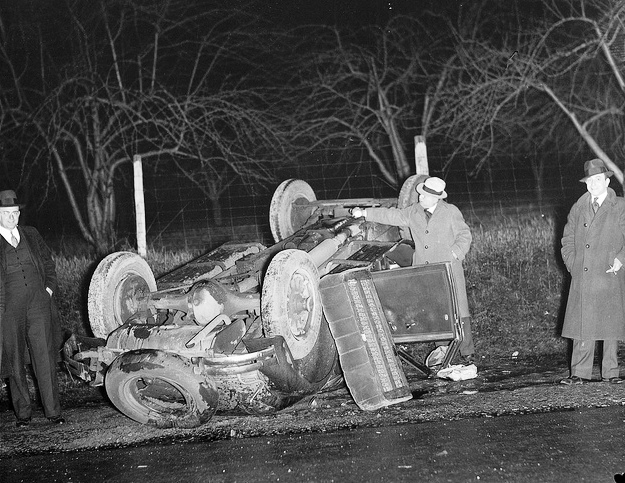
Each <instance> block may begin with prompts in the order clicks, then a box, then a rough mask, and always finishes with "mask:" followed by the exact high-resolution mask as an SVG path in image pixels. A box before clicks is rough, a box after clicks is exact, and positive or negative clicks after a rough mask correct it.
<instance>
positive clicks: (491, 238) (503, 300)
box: [465, 216, 568, 358]
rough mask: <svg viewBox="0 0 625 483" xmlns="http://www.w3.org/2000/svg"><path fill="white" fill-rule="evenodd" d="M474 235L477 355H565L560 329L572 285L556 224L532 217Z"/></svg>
mask: <svg viewBox="0 0 625 483" xmlns="http://www.w3.org/2000/svg"><path fill="white" fill-rule="evenodd" d="M472 232H473V237H474V238H473V245H472V248H471V250H470V252H469V254H468V256H467V259H466V261H465V270H466V278H467V293H468V296H469V306H470V309H471V313H472V326H473V337H474V340H475V345H476V351H477V352H478V354H483V355H494V356H498V357H506V356H509V357H519V358H526V357H544V356H549V355H551V354H564V353H565V352H566V342H565V340H564V339H562V338H561V337H560V336H559V331H560V327H561V322H562V319H561V314H562V311H563V308H564V304H563V297H564V302H566V300H565V297H566V295H565V293H566V292H565V290H566V286H567V283H568V282H567V279H566V277H565V269H564V268H563V266H562V264H561V262H560V256H559V249H560V242H559V240H560V239H559V237H558V236H557V235H556V234H557V229H556V224H555V222H554V220H553V219H550V218H544V217H538V216H537V217H528V218H527V219H515V220H508V221H504V222H502V223H499V224H496V225H493V226H490V227H487V228H486V227H482V226H480V227H475V228H474V229H473V230H472ZM515 353H516V356H513V354H515Z"/></svg>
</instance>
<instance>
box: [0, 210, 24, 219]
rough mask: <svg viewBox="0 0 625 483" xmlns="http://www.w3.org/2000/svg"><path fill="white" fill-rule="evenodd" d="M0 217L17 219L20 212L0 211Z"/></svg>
mask: <svg viewBox="0 0 625 483" xmlns="http://www.w3.org/2000/svg"><path fill="white" fill-rule="evenodd" d="M0 215H5V216H6V217H7V218H14V217H15V218H17V217H18V216H20V210H17V211H0Z"/></svg>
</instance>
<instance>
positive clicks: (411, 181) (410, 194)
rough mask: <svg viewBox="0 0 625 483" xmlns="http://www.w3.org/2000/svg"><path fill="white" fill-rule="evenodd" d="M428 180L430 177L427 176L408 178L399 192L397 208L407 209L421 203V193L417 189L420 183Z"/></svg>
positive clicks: (416, 175) (418, 175) (417, 175)
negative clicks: (418, 202)
mask: <svg viewBox="0 0 625 483" xmlns="http://www.w3.org/2000/svg"><path fill="white" fill-rule="evenodd" d="M428 178H429V176H428V175H427V174H413V175H412V176H410V177H408V179H407V180H406V181H404V184H403V185H402V186H401V189H400V190H399V196H398V197H397V208H406V207H407V206H410V205H413V204H415V203H416V202H417V201H419V193H417V190H416V187H417V185H418V184H419V183H423V182H424V181H425V180H426V179H428Z"/></svg>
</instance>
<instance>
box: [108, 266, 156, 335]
mask: <svg viewBox="0 0 625 483" xmlns="http://www.w3.org/2000/svg"><path fill="white" fill-rule="evenodd" d="M149 292H150V287H149V285H148V283H147V282H146V280H145V279H144V278H143V277H142V276H141V275H138V274H136V273H132V274H129V275H127V276H126V277H124V279H123V280H122V281H121V282H120V283H119V285H118V286H117V287H116V289H115V295H114V297H113V305H114V309H113V313H114V314H115V316H116V317H119V323H120V324H119V325H121V324H123V323H124V322H126V321H127V320H128V319H129V318H130V317H131V316H133V315H134V314H136V313H137V312H138V311H139V309H140V308H141V299H143V298H144V297H145V294H146V293H149Z"/></svg>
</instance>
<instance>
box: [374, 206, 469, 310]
mask: <svg viewBox="0 0 625 483" xmlns="http://www.w3.org/2000/svg"><path fill="white" fill-rule="evenodd" d="M367 220H369V221H375V222H378V223H385V224H387V225H393V226H403V227H408V229H409V230H410V235H411V236H412V239H413V240H414V243H415V251H414V255H413V257H412V264H413V265H422V264H424V263H436V262H451V269H452V272H453V275H454V278H455V280H456V294H457V297H458V305H459V307H458V308H459V310H460V317H469V316H470V312H469V302H468V298H467V291H466V282H465V278H464V270H463V268H462V260H464V258H465V256H466V254H467V252H468V251H469V248H470V247H471V241H472V240H473V237H472V236H471V230H470V229H469V226H468V225H467V224H466V222H465V221H464V217H463V216H462V213H461V212H460V210H459V209H458V208H457V207H456V206H454V205H452V204H449V203H446V202H445V201H442V200H441V201H439V202H438V204H437V205H436V209H435V210H434V213H433V214H432V217H431V218H430V220H429V221H428V220H427V218H426V216H425V213H424V211H423V207H422V206H421V205H420V204H419V203H414V204H412V205H410V206H408V207H406V208H367Z"/></svg>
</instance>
